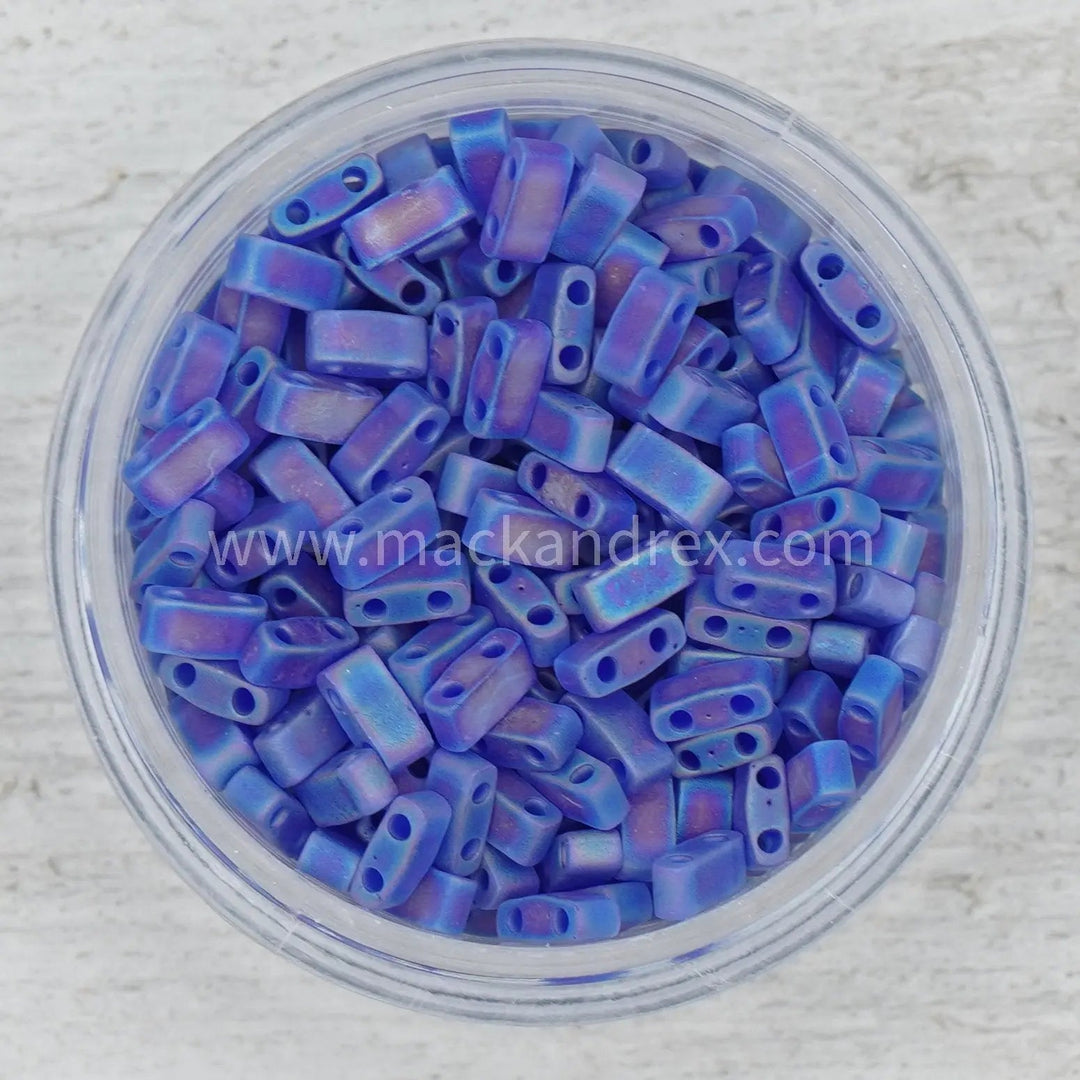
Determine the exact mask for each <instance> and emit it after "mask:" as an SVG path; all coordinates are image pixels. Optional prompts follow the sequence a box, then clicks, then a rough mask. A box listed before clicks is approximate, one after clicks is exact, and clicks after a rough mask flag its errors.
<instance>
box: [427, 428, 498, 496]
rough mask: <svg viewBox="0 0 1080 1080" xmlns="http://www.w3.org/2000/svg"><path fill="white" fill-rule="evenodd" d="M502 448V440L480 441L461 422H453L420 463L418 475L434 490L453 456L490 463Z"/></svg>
mask: <svg viewBox="0 0 1080 1080" xmlns="http://www.w3.org/2000/svg"><path fill="white" fill-rule="evenodd" d="M502 447H503V442H502V439H478V438H476V436H475V435H470V434H469V432H467V431H466V430H465V425H464V424H463V423H462V422H461V421H460V420H451V421H450V423H449V424H447V425H446V430H445V431H444V432H443V434H442V438H441V439H439V441H438V442H437V443H436V444H435V449H434V450H432V451H431V453H430V454H428V456H427V457H426V458H424V460H423V461H422V462H421V463H420V466H419V468H418V469H417V471H416V475H417V476H419V477H420V479H421V480H423V481H424V483H425V484H430V485H431V487H432V489H433V490H434V489H435V488H437V487H438V486H439V480H440V478H441V477H442V471H443V467H444V466H445V464H446V461H447V459H448V458H449V457H450V455H451V454H464V455H466V456H468V457H471V458H474V459H475V460H477V461H490V460H491V459H492V458H494V457H496V456H497V455H498V454H499V453H500V451H501V450H502Z"/></svg>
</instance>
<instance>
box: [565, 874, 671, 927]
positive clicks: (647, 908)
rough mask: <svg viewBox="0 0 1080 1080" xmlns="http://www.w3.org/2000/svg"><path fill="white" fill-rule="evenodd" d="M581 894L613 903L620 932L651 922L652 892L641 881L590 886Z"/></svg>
mask: <svg viewBox="0 0 1080 1080" xmlns="http://www.w3.org/2000/svg"><path fill="white" fill-rule="evenodd" d="M582 892H586V893H591V894H593V895H595V896H603V897H605V898H606V899H609V900H612V901H614V903H615V905H616V907H618V909H619V927H620V929H621V930H630V929H632V928H633V927H635V926H641V925H642V924H643V923H647V922H651V921H652V917H653V902H652V890H651V889H650V888H649V886H648V885H646V884H645V883H644V882H642V881H613V882H610V883H609V884H607V885H592V886H590V887H589V888H588V889H583V890H582Z"/></svg>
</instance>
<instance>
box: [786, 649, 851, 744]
mask: <svg viewBox="0 0 1080 1080" xmlns="http://www.w3.org/2000/svg"><path fill="white" fill-rule="evenodd" d="M812 640H813V639H812V638H811V643H812ZM840 698H841V694H840V688H839V687H838V686H837V685H836V683H835V682H834V681H833V679H832V678H831V676H829V675H827V674H826V673H825V672H824V671H817V670H813V669H810V670H807V671H800V672H799V674H798V675H796V676H795V678H793V679H792V680H791V685H790V686H789V687H788V688H787V691H786V692H785V693H784V696H783V697H782V698H781V699H780V702H779V704H778V706H777V708H779V710H780V716H781V718H782V719H783V721H784V736H785V738H786V739H787V741H788V745H789V746H791V747H792V748H794V749H795V750H801V749H802V748H803V747H804V746H809V745H810V743H812V742H818V741H821V740H829V739H835V738H836V737H837V734H836V732H837V727H836V722H837V719H838V718H839V716H840Z"/></svg>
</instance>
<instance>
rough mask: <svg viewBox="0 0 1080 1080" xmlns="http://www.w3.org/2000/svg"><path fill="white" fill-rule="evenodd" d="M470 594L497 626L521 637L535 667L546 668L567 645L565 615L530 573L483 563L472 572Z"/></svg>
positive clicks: (503, 564) (538, 579) (548, 592)
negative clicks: (473, 576) (471, 591)
mask: <svg viewBox="0 0 1080 1080" xmlns="http://www.w3.org/2000/svg"><path fill="white" fill-rule="evenodd" d="M474 593H475V597H476V601H477V603H479V604H481V605H483V606H484V607H486V608H487V609H488V610H489V611H490V612H491V614H492V615H493V616H494V617H495V622H496V623H498V625H499V626H505V627H506V628H507V629H508V630H513V631H515V632H516V633H518V634H520V635H521V637H522V639H523V640H524V642H525V645H526V648H527V649H528V650H529V657H530V659H531V660H532V662H533V664H535V665H536V666H537V667H550V666H551V665H552V663H553V662H554V660H555V657H556V656H557V655H558V654H559V653H560V652H562V651H563V649H565V648H566V647H567V646H568V645H569V644H570V626H569V623H568V622H567V621H566V615H565V614H564V613H563V611H562V610H561V609H560V608H559V606H558V604H556V602H555V597H554V596H552V594H551V590H550V589H549V588H548V587H547V585H545V584H544V582H543V581H542V580H541V579H540V578H539V577H538V576H537V575H536V574H535V573H533V572H532V571H531V570H528V569H526V568H525V567H523V566H515V565H514V564H512V563H486V564H485V565H482V566H479V567H477V569H476V572H475V580H474Z"/></svg>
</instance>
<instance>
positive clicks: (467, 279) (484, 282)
mask: <svg viewBox="0 0 1080 1080" xmlns="http://www.w3.org/2000/svg"><path fill="white" fill-rule="evenodd" d="M535 270H536V266H535V264H534V263H527V262H514V261H512V260H510V259H495V258H489V257H488V256H487V255H485V254H484V252H483V251H482V250H481V248H480V245H479V244H478V243H476V242H475V241H474V242H473V243H471V244H469V245H468V247H466V248H463V249H462V251H461V252H460V253H459V254H458V258H457V274H458V277H459V279H460V281H461V283H462V285H463V286H464V287H465V289H466V290H467V291H468V292H469V293H470V294H473V295H480V296H489V297H497V298H502V297H507V296H509V295H510V294H511V293H512V292H513V291H514V290H515V289H516V288H517V287H518V286H519V285H521V284H522V283H523V282H525V281H526V280H527V279H528V278H530V277H531V276H532V274H533V272H534V271H535Z"/></svg>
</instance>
